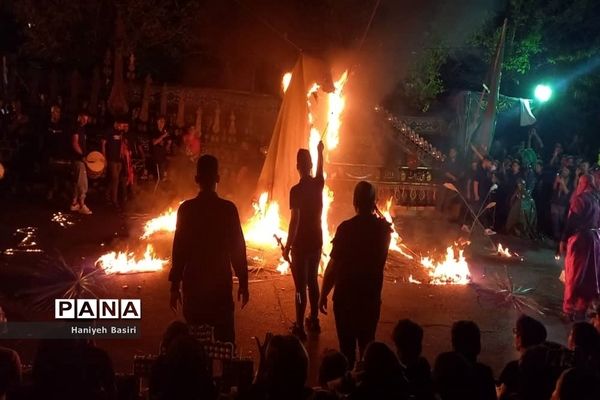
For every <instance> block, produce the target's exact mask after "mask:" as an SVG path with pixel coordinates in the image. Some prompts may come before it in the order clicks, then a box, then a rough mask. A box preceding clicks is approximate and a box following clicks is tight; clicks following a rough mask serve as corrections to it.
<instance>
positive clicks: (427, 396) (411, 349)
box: [392, 319, 434, 400]
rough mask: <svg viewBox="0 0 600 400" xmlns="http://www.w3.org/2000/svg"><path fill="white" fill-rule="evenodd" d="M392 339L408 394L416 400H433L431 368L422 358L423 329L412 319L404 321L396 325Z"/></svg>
mask: <svg viewBox="0 0 600 400" xmlns="http://www.w3.org/2000/svg"><path fill="white" fill-rule="evenodd" d="M392 337H393V340H394V344H395V345H396V352H397V354H398V358H399V359H400V363H401V365H402V369H403V371H404V376H405V377H406V379H407V380H408V393H409V394H410V395H412V396H413V397H414V398H415V399H416V400H431V399H433V398H434V394H433V381H432V378H431V366H430V365H429V362H428V361H427V359H426V358H425V357H422V356H421V351H422V349H423V328H421V327H420V326H419V325H418V324H416V323H415V322H413V321H411V320H410V319H402V320H400V321H398V324H396V327H395V328H394V332H393V334H392Z"/></svg>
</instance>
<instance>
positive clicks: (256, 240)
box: [244, 192, 287, 249]
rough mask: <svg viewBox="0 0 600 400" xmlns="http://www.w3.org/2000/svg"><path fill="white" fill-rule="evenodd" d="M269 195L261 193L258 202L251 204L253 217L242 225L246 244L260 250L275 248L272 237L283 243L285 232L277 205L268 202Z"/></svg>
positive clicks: (285, 237) (275, 244)
mask: <svg viewBox="0 0 600 400" xmlns="http://www.w3.org/2000/svg"><path fill="white" fill-rule="evenodd" d="M268 199H269V194H268V193H267V192H263V193H262V194H261V195H260V197H259V199H258V201H257V202H255V203H254V204H252V206H253V207H254V215H253V216H252V217H251V218H250V219H249V220H248V221H247V222H246V224H244V237H245V239H246V242H247V243H249V244H251V245H253V246H256V247H260V248H265V247H266V248H272V249H275V248H277V242H276V241H275V239H274V238H273V235H277V236H278V237H279V238H281V240H282V241H284V242H285V240H286V239H287V232H286V231H285V230H284V229H283V228H282V227H281V218H280V217H279V204H277V202H276V201H270V202H269V201H268Z"/></svg>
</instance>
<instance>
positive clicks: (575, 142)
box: [438, 128, 598, 242]
mask: <svg viewBox="0 0 600 400" xmlns="http://www.w3.org/2000/svg"><path fill="white" fill-rule="evenodd" d="M588 150H589V149H588ZM471 154H472V155H473V157H472V158H470V159H466V160H462V159H461V158H460V157H459V155H458V152H457V151H456V149H455V148H452V149H450V151H449V154H448V158H447V160H446V162H445V165H444V166H443V170H442V181H443V182H446V183H452V184H453V185H454V186H455V187H456V188H457V189H459V190H460V192H461V194H463V196H464V198H465V199H466V200H467V203H468V204H469V206H470V207H471V209H472V210H473V213H474V214H475V216H478V217H479V218H477V219H476V218H474V215H473V213H471V212H470V211H469V210H468V209H467V207H466V206H464V205H462V202H461V201H460V199H459V197H458V195H457V194H456V192H453V191H451V190H445V191H444V192H443V193H442V195H441V196H440V199H439V202H438V210H439V211H441V212H443V213H444V214H446V215H449V214H452V213H451V212H450V210H451V207H452V205H453V204H456V205H458V204H461V206H462V210H461V212H460V214H459V213H454V220H455V221H456V222H458V223H459V224H460V225H462V229H463V230H464V231H471V230H472V229H474V228H475V227H476V226H477V225H481V226H482V227H483V229H484V231H485V233H486V234H487V235H493V234H495V233H496V232H500V233H505V234H511V235H515V236H519V237H523V238H527V239H532V240H542V239H543V238H550V239H553V240H554V241H556V242H559V241H560V239H561V236H562V233H563V229H564V225H565V220H566V217H567V212H568V209H569V200H570V198H571V194H572V193H573V191H574V189H575V188H576V187H577V181H578V179H579V177H580V176H582V175H585V174H588V173H595V172H596V171H597V170H598V164H597V163H596V162H595V161H594V162H593V163H592V162H590V159H589V156H590V154H589V151H588V152H586V151H585V149H584V147H583V143H582V139H581V137H580V136H578V135H575V136H574V137H573V139H572V141H571V143H570V144H569V145H568V146H566V150H565V147H564V146H563V144H561V143H556V144H555V145H554V148H553V149H552V150H551V153H550V154H548V153H547V149H546V148H544V146H543V143H542V141H541V139H540V137H539V135H538V134H537V132H536V130H535V128H532V129H531V130H530V132H529V139H528V141H527V142H521V143H520V145H518V146H516V147H514V148H512V149H511V150H510V151H508V150H507V148H506V146H505V145H504V144H503V142H502V141H501V140H495V141H494V143H493V144H492V146H491V148H490V151H489V152H487V154H486V153H484V152H481V151H477V149H475V148H473V151H471V150H469V152H468V154H467V156H469V155H471ZM491 203H493V204H494V206H490V208H487V209H486V206H489V205H490V204H491Z"/></svg>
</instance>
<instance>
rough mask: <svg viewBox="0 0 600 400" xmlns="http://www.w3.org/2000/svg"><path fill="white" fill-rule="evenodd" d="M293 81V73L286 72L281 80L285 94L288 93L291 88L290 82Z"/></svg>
mask: <svg viewBox="0 0 600 400" xmlns="http://www.w3.org/2000/svg"><path fill="white" fill-rule="evenodd" d="M291 81H292V73H291V72H286V73H285V74H283V78H281V89H282V90H283V93H285V92H287V89H288V87H289V86H290V82H291Z"/></svg>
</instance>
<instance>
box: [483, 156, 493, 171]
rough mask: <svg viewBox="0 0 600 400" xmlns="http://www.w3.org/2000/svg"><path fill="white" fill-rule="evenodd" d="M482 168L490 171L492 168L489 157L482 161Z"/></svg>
mask: <svg viewBox="0 0 600 400" xmlns="http://www.w3.org/2000/svg"><path fill="white" fill-rule="evenodd" d="M481 168H483V169H486V170H489V169H491V168H492V160H490V159H489V158H488V157H484V158H483V159H482V160H481Z"/></svg>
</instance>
